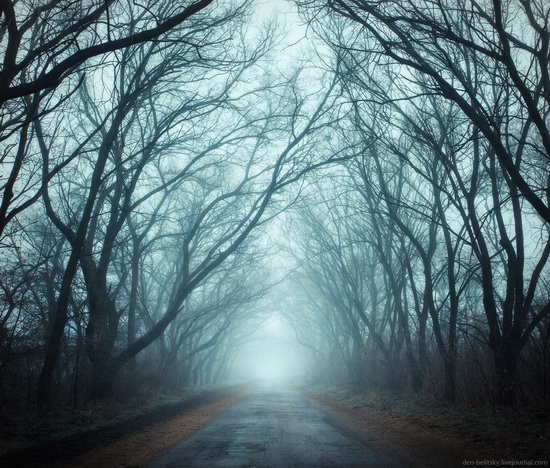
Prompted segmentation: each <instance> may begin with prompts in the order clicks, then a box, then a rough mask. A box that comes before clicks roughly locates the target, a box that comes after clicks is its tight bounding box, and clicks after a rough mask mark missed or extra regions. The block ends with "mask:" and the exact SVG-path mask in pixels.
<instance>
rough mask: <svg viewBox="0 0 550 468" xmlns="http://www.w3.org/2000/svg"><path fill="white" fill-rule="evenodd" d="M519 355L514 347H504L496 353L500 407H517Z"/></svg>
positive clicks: (498, 401) (497, 396)
mask: <svg viewBox="0 0 550 468" xmlns="http://www.w3.org/2000/svg"><path fill="white" fill-rule="evenodd" d="M518 358H519V353H518V352H516V351H515V350H514V348H513V347H512V346H502V347H501V348H500V349H498V350H497V351H496V352H495V353H494V359H495V371H496V379H497V381H496V384H497V395H496V401H497V403H498V404H500V405H504V406H515V404H516V392H517V384H518V381H517V363H518Z"/></svg>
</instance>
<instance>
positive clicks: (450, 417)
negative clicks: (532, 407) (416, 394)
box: [301, 387, 550, 467]
mask: <svg viewBox="0 0 550 468" xmlns="http://www.w3.org/2000/svg"><path fill="white" fill-rule="evenodd" d="M301 391H302V393H304V394H305V395H306V396H308V397H309V398H310V401H311V402H312V403H313V404H314V405H317V406H319V407H321V408H322V409H323V410H324V411H325V413H326V415H327V419H328V420H329V422H330V423H331V424H333V425H334V426H336V427H338V428H339V429H340V430H342V431H343V432H345V433H347V434H348V435H350V436H352V437H354V438H356V439H358V440H360V441H361V442H363V443H365V444H367V445H370V446H372V447H374V448H375V449H377V450H379V451H380V452H383V453H385V454H388V455H391V456H393V457H394V458H397V459H398V460H400V461H401V462H403V463H404V464H405V465H407V466H436V467H440V466H441V467H443V466H550V422H549V420H548V415H545V414H542V413H536V412H535V413H531V412H527V411H523V412H520V411H513V410H507V411H504V410H500V411H494V410H492V409H488V408H473V407H466V406H460V405H456V406H455V405H447V404H444V403H441V402H437V401H420V400H414V399H404V398H397V397H391V396H380V395H372V394H371V395H368V394H360V393H358V392H357V390H355V389H353V388H346V387H339V388H332V389H330V388H321V389H319V388H318V389H301ZM497 462H498V464H497Z"/></svg>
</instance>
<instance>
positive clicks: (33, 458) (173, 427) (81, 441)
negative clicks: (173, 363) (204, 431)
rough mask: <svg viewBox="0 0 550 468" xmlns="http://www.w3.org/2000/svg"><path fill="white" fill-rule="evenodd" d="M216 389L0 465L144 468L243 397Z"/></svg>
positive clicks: (4, 458) (5, 459) (35, 449)
mask: <svg viewBox="0 0 550 468" xmlns="http://www.w3.org/2000/svg"><path fill="white" fill-rule="evenodd" d="M246 393H247V390H246V389H245V388H243V387H239V388H229V389H218V390H213V391H209V392H206V393H203V394H200V395H197V396H196V397H192V398H190V399H189V400H186V401H184V402H181V403H177V404H174V405H169V406H165V407H162V408H157V409H155V410H153V411H151V412H148V413H147V414H144V415H141V416H138V417H136V418H133V419H131V420H128V421H124V422H121V423H117V424H115V425H112V426H108V427H103V428H99V429H96V430H92V431H86V432H80V433H77V434H74V435H72V436H70V437H66V438H63V439H60V440H57V441H53V440H52V441H49V442H45V443H41V444H39V445H36V446H33V447H29V448H27V449H23V450H19V451H16V452H11V453H7V454H5V455H3V456H1V457H0V466H2V467H11V466H13V467H21V466H33V467H38V466H41V467H45V466H48V467H69V466H70V467H82V468H84V467H89V468H91V467H106V466H108V467H116V466H127V467H128V466H129V467H139V466H145V465H146V464H147V463H148V462H150V461H151V460H152V459H154V458H155V457H157V456H159V455H161V454H162V453H163V452H165V451H166V450H169V449H170V448H171V447H173V446H174V445H176V444H177V443H179V442H180V441H181V440H183V439H185V438H186V437H188V436H189V435H191V434H192V433H193V432H195V431H197V430H198V429H200V428H201V427H203V426H204V425H206V424H207V423H208V422H209V421H211V420H212V419H214V418H215V417H216V416H218V415H219V414H221V413H222V412H224V411H225V410H227V409H228V408H230V407H231V406H233V405H234V404H235V403H237V402H238V401H239V400H241V399H242V398H244V397H245V395H246Z"/></svg>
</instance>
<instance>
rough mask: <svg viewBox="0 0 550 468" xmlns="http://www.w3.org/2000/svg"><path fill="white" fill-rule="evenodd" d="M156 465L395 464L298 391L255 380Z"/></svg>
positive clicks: (351, 465) (389, 465) (368, 465)
mask: <svg viewBox="0 0 550 468" xmlns="http://www.w3.org/2000/svg"><path fill="white" fill-rule="evenodd" d="M150 466H151V468H159V467H209V468H210V467H221V466H225V467H228V466H230V467H273V468H276V467H281V468H286V467H320V466H325V467H329V466H332V467H362V468H364V467H384V468H386V467H388V468H389V467H400V466H402V465H401V464H400V463H398V462H397V461H396V460H394V459H392V458H390V457H387V456H385V455H383V454H380V453H376V452H374V451H373V450H372V449H369V447H366V446H365V445H363V444H361V443H360V442H358V441H356V440H353V439H350V438H349V437H347V436H346V435H344V434H342V433H341V432H339V431H338V430H337V429H335V428H333V427H332V426H330V425H329V424H328V423H327V422H326V421H325V418H324V414H323V412H322V411H321V410H319V409H317V408H315V407H313V406H311V405H310V404H309V402H308V400H307V398H305V397H304V396H303V395H301V394H300V393H298V392H296V391H294V390H291V389H288V388H284V387H280V386H279V387H276V386H267V385H264V386H260V387H258V388H257V389H256V390H254V391H253V392H252V393H251V394H250V396H249V397H248V398H246V399H245V400H243V401H241V402H240V403H238V404H237V405H235V406H234V407H233V408H231V409H230V410H228V411H227V412H225V413H224V414H222V415H221V416H220V417H219V418H217V419H216V420H214V421H213V422H211V423H210V424H208V425H207V426H206V427H204V428H203V429H202V430H201V431H199V432H197V433H195V434H194V435H193V436H191V437H190V438H189V439H186V440H185V441H184V442H182V443H181V444H180V445H178V446H177V447H175V448H174V449H173V450H171V451H170V452H168V453H167V454H165V455H164V456H162V457H161V458H159V459H157V460H156V461H154V462H153V463H152V464H151V465H150Z"/></svg>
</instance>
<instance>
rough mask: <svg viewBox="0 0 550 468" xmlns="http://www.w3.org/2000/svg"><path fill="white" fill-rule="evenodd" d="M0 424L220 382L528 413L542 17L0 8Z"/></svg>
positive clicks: (540, 331)
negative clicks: (260, 343) (290, 380)
mask: <svg viewBox="0 0 550 468" xmlns="http://www.w3.org/2000/svg"><path fill="white" fill-rule="evenodd" d="M0 13H1V17H0V57H1V70H0V165H1V167H0V196H1V201H0V408H1V407H4V408H6V407H18V408H38V409H39V410H45V409H49V408H52V407H74V408H78V407H79V406H82V405H83V404H85V403H86V402H87V401H91V400H101V399H106V398H112V397H114V396H116V397H118V398H124V397H127V396H132V395H135V394H137V393H146V392H148V391H154V390H159V389H171V390H179V389H183V388H186V387H189V386H193V385H204V384H211V383H219V382H224V381H227V380H228V379H229V378H230V377H231V375H232V369H233V366H234V365H235V363H236V361H237V360H238V357H239V354H240V353H241V352H242V350H243V349H245V347H246V345H247V342H248V340H250V337H251V336H253V335H254V333H255V331H257V330H258V329H260V328H261V327H262V324H263V323H265V322H266V321H269V320H270V317H273V316H277V317H279V318H280V319H281V320H282V321H284V323H286V324H287V325H288V326H289V327H291V329H292V333H293V336H294V339H295V340H296V341H297V343H299V345H300V349H301V350H302V351H301V352H302V353H303V354H304V355H306V356H307V359H308V361H307V362H308V365H307V366H306V367H305V368H304V370H303V375H302V377H301V378H302V379H303V380H306V381H310V382H329V383H338V382H354V383H356V384H357V385H360V386H362V387H364V388H371V389H390V390H391V391H394V392H397V393H403V394H416V395H423V396H429V397H434V398H438V399H442V400H445V401H448V402H451V403H452V402H467V403H473V404H485V403H490V404H493V405H505V406H534V407H538V408H543V409H545V410H546V411H548V409H549V406H550V275H549V271H550V265H548V260H549V256H550V230H549V228H550V4H549V3H548V2H547V1H546V0H494V1H489V0H452V1H451V0H401V1H398V0H386V1H370V0H327V1H322V0H293V1H292V0H289V1H288V2H286V1H284V0H266V1H265V2H263V3H261V2H253V1H252V0H186V1H182V2H173V1H166V0H155V1H151V0H141V1H139V2H136V1H130V0H101V1H100V0H82V1H75V0H3V1H2V2H0Z"/></svg>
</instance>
